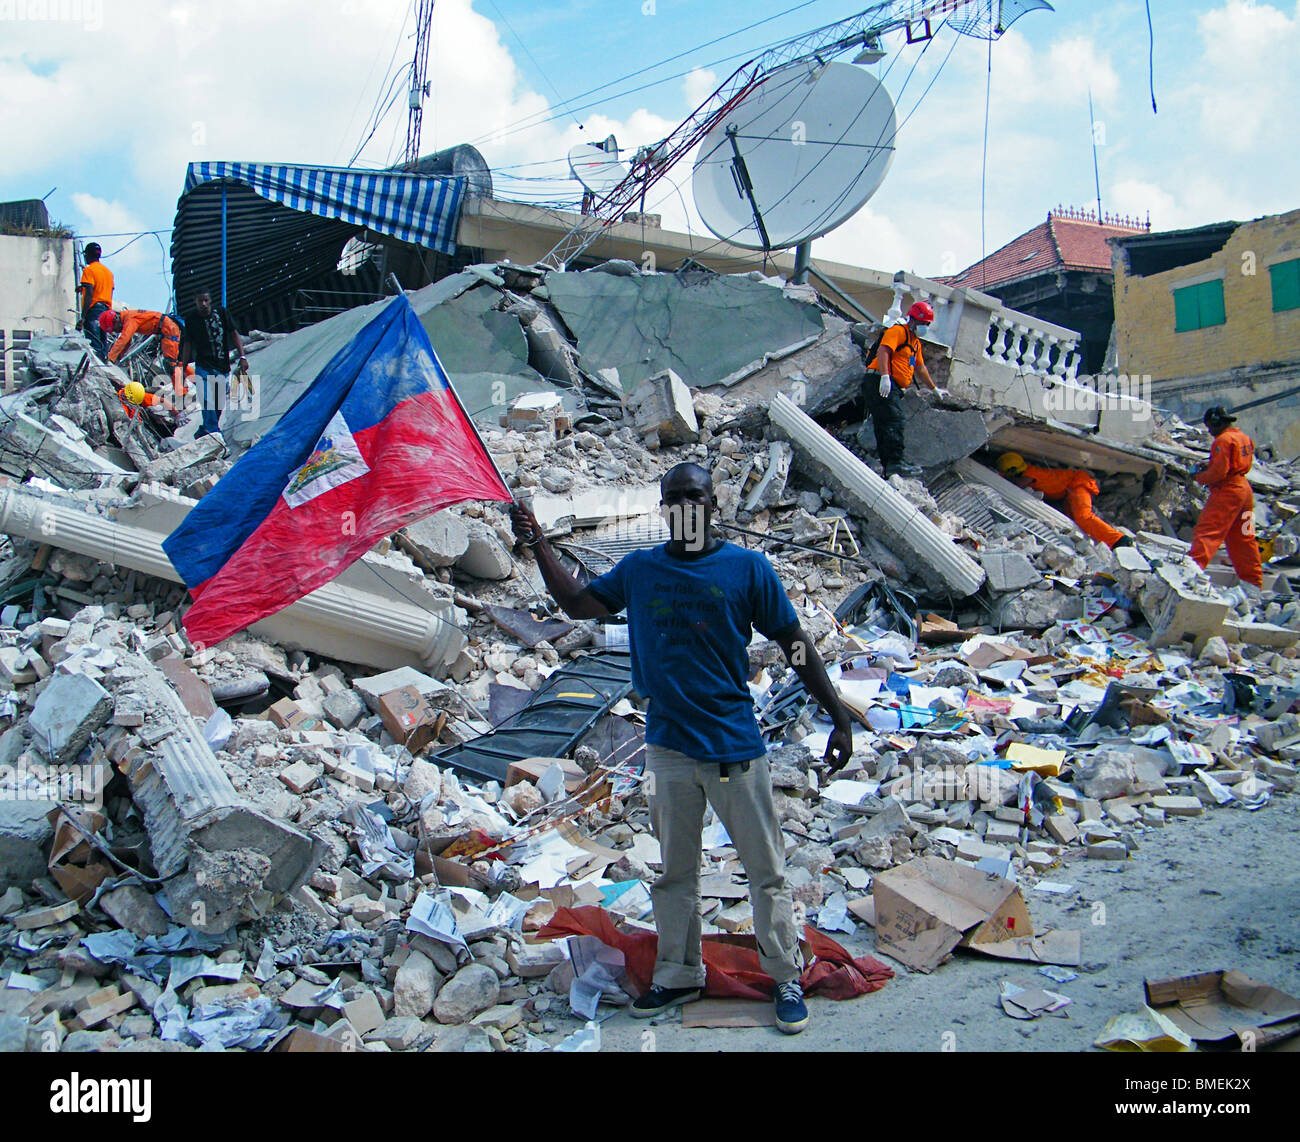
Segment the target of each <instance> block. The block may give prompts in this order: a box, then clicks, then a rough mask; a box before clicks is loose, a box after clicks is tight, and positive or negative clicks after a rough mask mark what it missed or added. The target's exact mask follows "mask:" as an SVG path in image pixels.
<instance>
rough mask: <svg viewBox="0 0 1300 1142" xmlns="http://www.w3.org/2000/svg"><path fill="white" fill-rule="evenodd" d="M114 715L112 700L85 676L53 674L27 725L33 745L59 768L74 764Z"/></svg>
mask: <svg viewBox="0 0 1300 1142" xmlns="http://www.w3.org/2000/svg"><path fill="white" fill-rule="evenodd" d="M112 713H113V697H112V695H111V694H109V692H108V691H107V690H105V689H104V687H102V686H101V685H100V684H99V683H98V682H96V681H95V680H94V679H93V678H88V677H87V676H86V675H84V674H63V673H59V674H55V675H54V676H53V677H52V678H51V679H50V681H49V683H48V684H47V685H46V687H45V689H44V690H42V691H41V696H40V697H39V698H37V699H36V706H35V707H34V708H33V710H32V713H31V717H30V718H29V719H28V725H29V726H30V727H31V730H32V740H33V744H34V745H35V746H36V748H37V750H39V751H40V752H41V753H42V754H44V755H45V756H46V757H48V758H50V759H51V760H53V761H57V762H60V763H62V764H65V765H66V764H68V763H69V762H73V761H76V759H77V755H78V754H79V753H81V751H82V750H83V749H84V748H85V747H86V743H87V742H89V741H90V736H91V734H93V733H94V732H95V731H96V730H99V729H101V728H103V726H104V725H105V724H107V722H108V719H109V718H110V717H111V716H112Z"/></svg>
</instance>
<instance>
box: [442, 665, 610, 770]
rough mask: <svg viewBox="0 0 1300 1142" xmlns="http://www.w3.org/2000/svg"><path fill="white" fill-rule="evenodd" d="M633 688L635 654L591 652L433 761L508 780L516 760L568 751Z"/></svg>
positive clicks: (554, 755)
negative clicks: (494, 725) (489, 725)
mask: <svg viewBox="0 0 1300 1142" xmlns="http://www.w3.org/2000/svg"><path fill="white" fill-rule="evenodd" d="M631 690H632V658H631V655H629V654H626V653H619V652H617V651H606V652H605V653H603V654H599V655H588V656H587V657H585V658H580V659H577V660H575V661H573V662H571V663H569V665H567V666H565V667H563V668H562V669H560V670H557V671H556V672H555V673H554V674H552V675H551V676H550V677H549V678H548V679H546V681H545V682H544V683H543V684H542V685H541V687H539V688H538V690H537V692H536V693H535V694H534V695H533V699H532V701H531V702H529V703H528V705H527V706H526V707H525V708H524V709H522V710H520V711H519V713H517V714H515V715H513V716H512V717H510V718H507V719H506V720H505V721H504V722H502V723H501V725H499V726H498V727H497V728H496V729H494V730H493V731H491V733H486V734H484V735H483V736H482V737H479V738H475V739H474V741H471V742H463V743H461V744H460V745H454V746H450V747H448V748H447V749H444V750H440V751H439V752H438V753H436V754H434V755H433V756H432V757H431V758H430V760H432V761H435V762H437V763H438V764H439V765H449V766H451V767H452V769H455V770H457V771H458V772H460V773H466V774H469V775H470V776H472V777H476V778H479V779H481V780H485V781H501V782H504V781H505V779H506V771H507V770H508V769H509V768H510V763H511V762H515V761H522V760H523V759H524V758H526V757H564V756H565V755H567V754H568V752H569V751H570V750H571V749H573V748H575V747H576V746H577V745H578V743H579V742H580V741H581V740H582V738H583V735H585V734H586V733H587V731H588V730H590V729H591V727H592V726H593V725H595V724H596V722H597V721H598V720H599V719H600V717H601V715H603V714H605V713H606V712H607V711H608V710H609V708H610V707H611V706H612V705H614V703H615V702H617V701H619V700H620V699H622V698H625V697H626V696H627V695H628V694H629V693H631Z"/></svg>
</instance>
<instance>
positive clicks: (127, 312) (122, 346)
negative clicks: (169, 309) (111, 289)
mask: <svg viewBox="0 0 1300 1142" xmlns="http://www.w3.org/2000/svg"><path fill="white" fill-rule="evenodd" d="M159 325H161V326H162V351H163V358H164V359H165V360H167V361H170V362H171V363H172V364H173V365H175V364H176V359H177V357H179V356H180V351H181V331H180V329H179V328H178V327H177V325H176V322H174V321H173V320H172V319H171V318H170V317H164V316H163V315H162V314H161V313H153V312H151V311H150V310H147V309H124V310H122V332H121V333H119V334H118V335H117V340H116V341H114V342H113V347H112V348H111V349H110V350H109V351H108V359H109V361H110V362H111V361H116V360H117V359H118V358H119V357H120V356H121V355H122V354H123V353H125V352H126V347H127V346H128V345H130V344H131V338H132V337H134V336H135V335H136V334H137V333H139V334H140V336H142V337H152V336H153V335H154V334H155V333H157V332H158V327H159Z"/></svg>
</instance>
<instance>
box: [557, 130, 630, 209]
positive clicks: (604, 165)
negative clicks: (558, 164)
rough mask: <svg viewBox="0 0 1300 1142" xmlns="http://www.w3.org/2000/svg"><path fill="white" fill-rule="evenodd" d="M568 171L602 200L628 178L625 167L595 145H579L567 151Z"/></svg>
mask: <svg viewBox="0 0 1300 1142" xmlns="http://www.w3.org/2000/svg"><path fill="white" fill-rule="evenodd" d="M615 153H617V152H615ZM569 171H570V173H572V175H573V177H574V178H576V179H577V180H578V181H579V182H580V183H582V185H583V186H585V187H586V188H587V189H588V190H589V191H591V193H592V194H594V195H595V196H596V197H597V198H604V197H605V195H607V194H608V193H609V192H610V191H611V190H613V189H614V188H615V187H616V186H618V184H619V183H620V182H622V181H623V180H624V179H625V178H627V176H628V168H627V165H626V164H625V163H620V162H619V161H618V159H616V158H615V157H614V155H613V154H611V153H610V152H609V151H606V150H605V149H604V148H603V147H598V146H596V144H595V143H579V144H578V145H577V146H576V147H573V148H572V149H571V150H570V151H569Z"/></svg>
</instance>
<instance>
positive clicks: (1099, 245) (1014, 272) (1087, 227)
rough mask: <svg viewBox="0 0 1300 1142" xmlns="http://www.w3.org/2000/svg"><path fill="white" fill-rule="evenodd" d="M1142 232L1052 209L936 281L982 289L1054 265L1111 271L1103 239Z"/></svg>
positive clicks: (1049, 268)
mask: <svg viewBox="0 0 1300 1142" xmlns="http://www.w3.org/2000/svg"><path fill="white" fill-rule="evenodd" d="M1145 232H1146V230H1145V228H1144V227H1137V226H1114V225H1098V224H1097V223H1096V222H1094V221H1088V220H1087V219H1077V218H1063V217H1060V216H1059V215H1057V214H1055V213H1052V214H1049V215H1048V216H1047V221H1046V222H1040V223H1039V224H1038V225H1037V226H1035V227H1034V228H1033V229H1032V230H1027V231H1026V232H1025V233H1024V234H1021V235H1020V237H1019V238H1015V239H1013V240H1012V241H1010V242H1008V243H1007V244H1006V245H1005V246H1003V247H1002V249H1000V250H996V251H994V252H993V253H992V254H990V255H989V256H988V257H987V258H985V259H983V261H979V262H976V263H975V264H974V265H973V266H968V267H967V268H966V269H964V270H963V271H962V272H961V273H959V274H956V275H954V276H953V277H946V278H936V279H935V281H938V282H940V283H942V284H943V285H950V286H970V287H971V288H972V289H984V288H987V287H990V286H997V285H1003V284H1005V283H1007V282H1013V281H1019V280H1020V279H1022V278H1030V277H1037V276H1038V275H1039V274H1042V273H1046V272H1047V271H1048V270H1053V269H1065V270H1092V271H1096V272H1100V273H1110V268H1111V265H1110V247H1109V246H1108V245H1106V239H1107V238H1114V237H1117V236H1119V235H1124V234H1137V233H1145Z"/></svg>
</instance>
